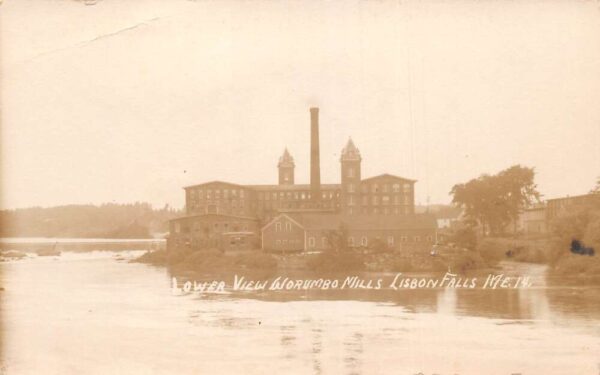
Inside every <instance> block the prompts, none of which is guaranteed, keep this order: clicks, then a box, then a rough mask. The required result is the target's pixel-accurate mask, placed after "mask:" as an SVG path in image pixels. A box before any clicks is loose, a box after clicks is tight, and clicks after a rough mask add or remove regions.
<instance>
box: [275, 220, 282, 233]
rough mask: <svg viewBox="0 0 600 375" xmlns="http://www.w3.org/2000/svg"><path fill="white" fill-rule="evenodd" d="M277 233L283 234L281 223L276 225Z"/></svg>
mask: <svg viewBox="0 0 600 375" xmlns="http://www.w3.org/2000/svg"><path fill="white" fill-rule="evenodd" d="M275 232H281V223H280V222H276V223H275Z"/></svg>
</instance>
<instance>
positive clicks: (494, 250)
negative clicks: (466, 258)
mask: <svg viewBox="0 0 600 375" xmlns="http://www.w3.org/2000/svg"><path fill="white" fill-rule="evenodd" d="M552 246H553V243H552V240H551V239H549V238H547V237H542V238H535V239H522V238H484V239H482V240H481V241H479V243H478V244H477V250H478V252H479V254H481V256H482V258H483V259H484V260H485V261H486V262H487V263H489V264H490V265H495V264H497V263H498V262H499V261H501V260H513V261H517V262H529V263H549V262H550V260H551V255H552V251H551V249H552Z"/></svg>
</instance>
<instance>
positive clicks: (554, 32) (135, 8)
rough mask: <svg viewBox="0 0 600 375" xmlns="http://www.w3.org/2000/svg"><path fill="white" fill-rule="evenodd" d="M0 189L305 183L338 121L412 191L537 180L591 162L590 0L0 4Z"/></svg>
mask: <svg viewBox="0 0 600 375" xmlns="http://www.w3.org/2000/svg"><path fill="white" fill-rule="evenodd" d="M0 30H1V34H0V37H1V43H0V46H1V59H0V73H1V74H0V100H1V101H0V104H1V114H0V120H1V123H0V126H1V127H0V136H1V137H0V142H1V149H0V155H1V161H2V163H1V170H0V175H1V184H0V187H1V190H0V206H1V207H2V208H19V207H30V206H54V205H63V204H87V203H92V204H100V203H104V202H116V203H127V202H135V201H146V202H150V203H152V204H153V205H154V206H156V207H163V206H164V205H165V204H169V205H170V206H173V207H182V206H183V204H184V193H183V190H182V187H183V186H187V185H192V184H198V183H201V182H205V181H211V180H221V181H229V182H234V183H240V184H276V183H277V167H276V166H277V160H278V158H279V156H280V155H281V154H282V152H283V150H284V148H285V147H287V148H288V149H289V151H290V153H291V154H292V156H293V157H294V159H295V162H296V182H297V183H308V182H309V151H310V150H309V147H310V145H309V139H310V134H309V131H310V115H309V107H311V106H318V107H319V108H320V144H321V180H322V182H324V183H338V182H339V180H340V163H339V156H340V151H341V149H342V148H343V146H344V145H345V143H346V142H347V140H348V138H349V137H352V139H353V141H354V143H355V144H356V146H357V147H358V148H359V149H360V151H361V154H362V158H363V161H362V175H363V177H370V176H374V175H378V174H381V173H390V174H395V175H400V176H403V177H407V178H411V179H416V180H417V181H418V182H417V184H416V187H415V191H416V202H417V203H420V204H425V203H427V202H429V203H432V204H433V203H449V202H450V200H451V197H450V196H449V191H450V189H451V188H452V186H453V185H454V184H457V183H461V182H466V181H468V180H469V179H472V178H475V177H477V176H479V175H481V174H483V173H496V172H498V171H500V170H502V169H505V168H507V167H509V166H511V165H514V164H521V165H524V166H528V167H534V168H535V171H536V183H537V184H538V189H539V191H540V192H541V193H542V194H543V195H544V196H545V197H546V198H554V197H559V196H565V195H577V194H583V193H586V192H587V191H589V190H590V189H591V188H592V187H593V186H594V184H595V181H596V179H597V177H598V176H600V146H599V145H600V105H599V100H600V99H599V98H600V4H599V3H598V2H595V1H518V2H517V1H491V0H490V1H452V2H450V1H418V2H417V1H385V0H381V1H328V2H301V1H281V2H273V1H218V2H217V1H187V0H170V1H149V0H136V1H133V0H99V1H97V2H96V4H95V5H85V4H84V3H83V2H82V1H74V0H63V1H59V0H56V1H46V0H30V1H17V0H12V1H11V0H5V1H4V2H3V3H2V5H0Z"/></svg>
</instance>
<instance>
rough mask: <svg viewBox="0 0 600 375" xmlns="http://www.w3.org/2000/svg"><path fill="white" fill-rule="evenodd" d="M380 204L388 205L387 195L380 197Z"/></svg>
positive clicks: (388, 198)
mask: <svg viewBox="0 0 600 375" xmlns="http://www.w3.org/2000/svg"><path fill="white" fill-rule="evenodd" d="M381 203H382V204H390V197H389V196H387V195H384V196H383V197H381Z"/></svg>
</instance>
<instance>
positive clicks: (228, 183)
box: [183, 180, 245, 190]
mask: <svg viewBox="0 0 600 375" xmlns="http://www.w3.org/2000/svg"><path fill="white" fill-rule="evenodd" d="M214 183H217V184H227V185H233V186H239V187H245V186H244V185H240V184H236V183H233V182H227V181H220V180H213V181H208V182H203V183H201V184H195V185H188V186H184V187H183V189H184V190H185V189H190V188H193V187H198V186H203V185H208V184H214Z"/></svg>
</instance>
